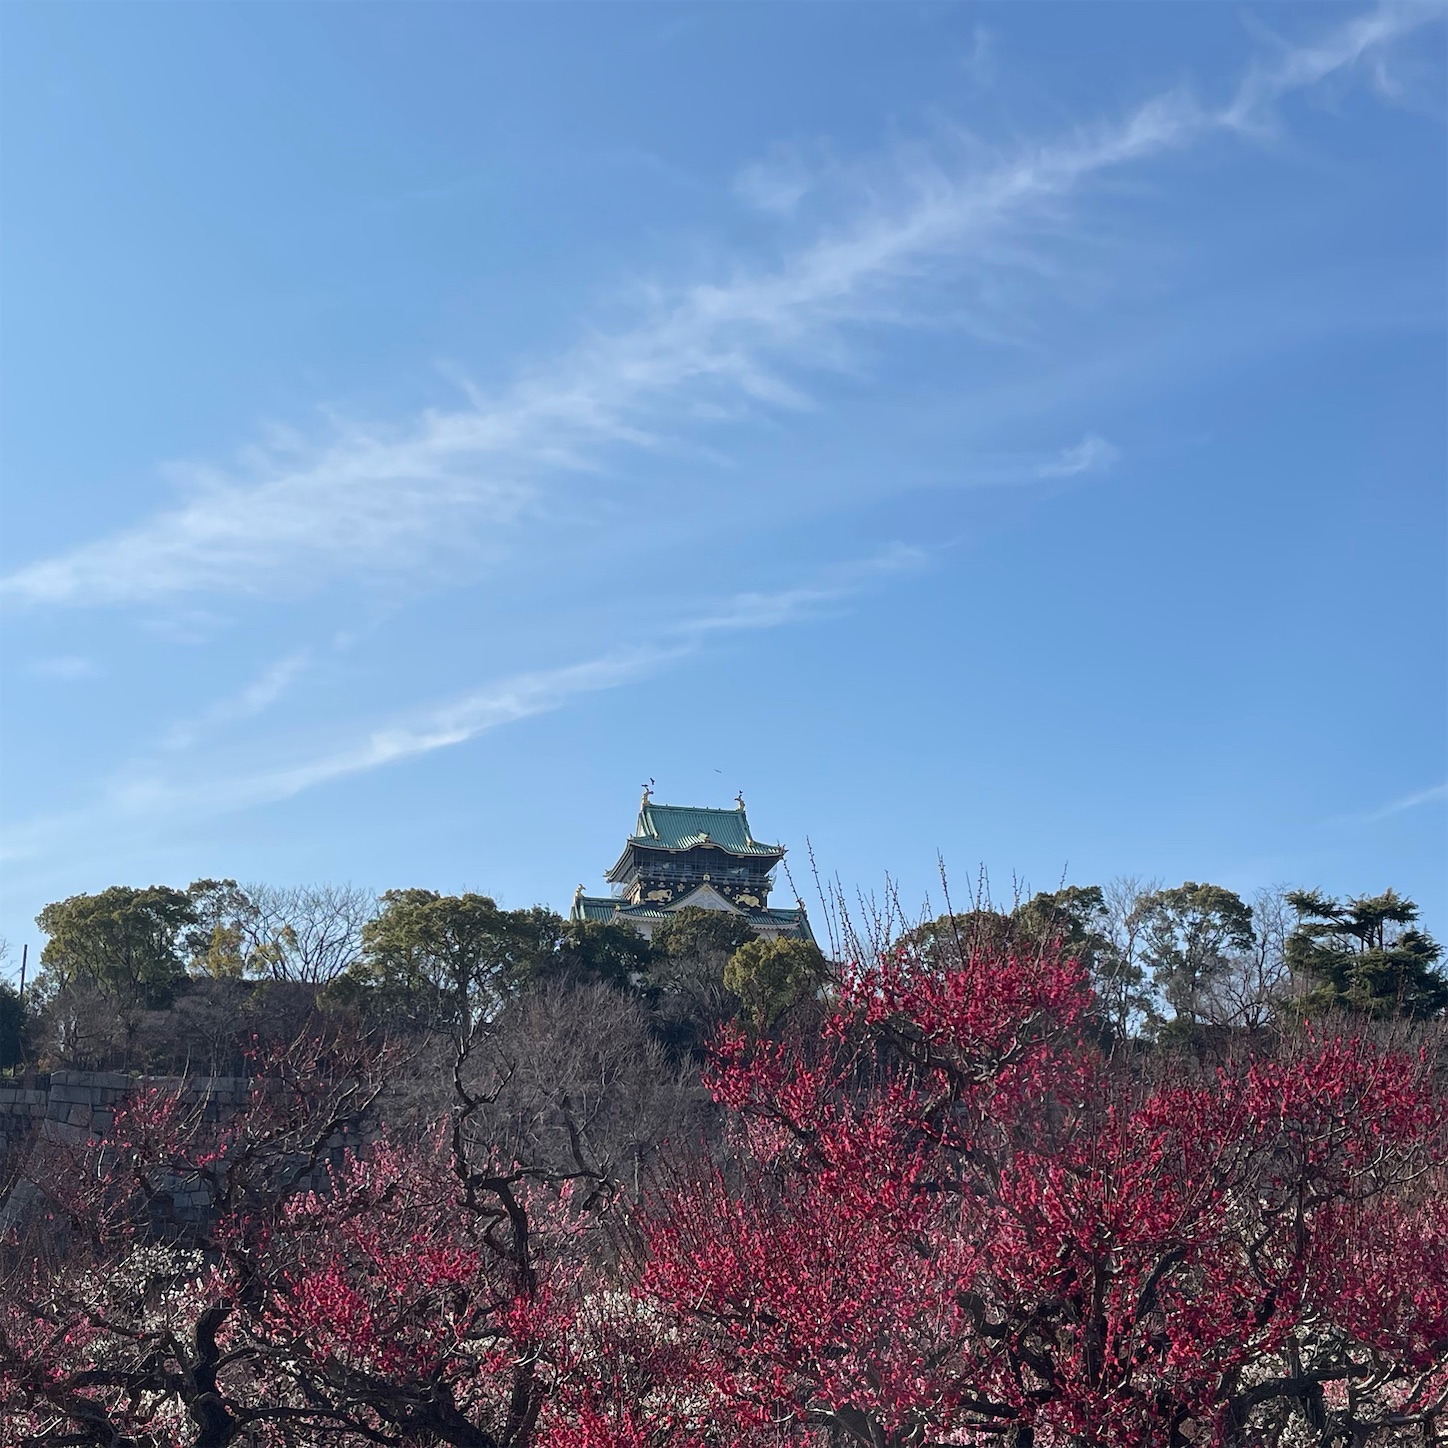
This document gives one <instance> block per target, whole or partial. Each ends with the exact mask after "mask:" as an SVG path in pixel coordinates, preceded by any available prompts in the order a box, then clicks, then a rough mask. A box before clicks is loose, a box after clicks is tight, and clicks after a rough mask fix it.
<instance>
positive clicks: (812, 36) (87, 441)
mask: <svg viewBox="0 0 1448 1448" xmlns="http://www.w3.org/2000/svg"><path fill="white" fill-rule="evenodd" d="M1442 16H1443V11H1442V10H1441V9H1440V8H1437V7H1424V6H1416V7H1389V8H1379V9H1370V8H1362V9H1359V8H1355V7H1353V6H1347V5H1331V6H1300V7H1299V6H1290V5H1272V6H1262V7H1235V6H1228V5H1219V4H1212V5H1205V4H1204V5H1185V4H1183V5H1169V6H1168V5H1159V6H1144V5H1093V4H1072V5H1064V6H1060V7H1052V6H1049V5H1044V4H1041V5H1030V6H999V7H997V6H988V5H987V6H952V5H940V4H922V5H912V4H905V3H895V4H889V5H880V6H869V5H810V6H806V5H799V6H792V5H769V6H764V5H754V6H745V5H706V6H700V7H691V6H684V5H679V6H662V5H644V6H637V7H632V6H622V5H620V6H612V5H601V4H592V5H585V6H579V7H568V6H563V5H550V6H512V7H508V6H496V5H487V6H484V5H448V6H444V5H431V6H424V5H400V4H397V5H378V6H369V5H348V6H335V5H304V4H292V5H286V6H262V5H238V6H227V5H208V6H190V7H180V6H160V5H148V6H133V5H113V6H104V7H102V6H95V5H69V4H44V5H41V4H24V3H12V4H10V5H7V6H6V7H5V12H4V16H3V25H4V47H3V64H4V75H3V81H4V116H3V123H4V124H3V156H0V159H3V173H0V174H3V189H4V208H3V238H0V240H3V253H0V255H3V263H4V265H3V328H4V335H3V354H0V365H3V377H0V381H3V391H0V406H3V417H0V424H3V434H0V436H3V458H0V461H3V473H4V515H3V521H4V533H3V545H0V546H3V553H0V562H3V575H4V582H3V606H4V610H5V623H4V627H5V641H6V647H5V651H4V666H3V667H4V695H3V700H4V756H5V762H4V777H3V784H4V811H5V821H6V828H5V837H6V843H5V863H4V883H3V897H0V931H3V933H4V935H6V936H7V937H8V938H9V939H10V940H11V941H12V942H13V943H14V944H16V945H18V944H19V943H20V942H22V941H25V940H30V941H32V942H37V941H38V936H37V934H36V931H35V929H34V927H33V925H32V924H31V918H32V917H33V915H34V914H35V911H36V910H37V909H38V908H39V907H40V906H41V905H42V904H43V903H44V902H46V901H48V900H52V899H56V898H59V897H62V896H65V895H69V894H72V893H75V892H78V891H89V890H95V889H99V888H101V887H103V886H105V885H108V884H112V883H117V882H126V883H135V884H145V883H151V882H153V881H166V882H171V883H176V884H184V883H186V882H187V881H188V880H190V879H191V878H193V877H195V876H200V875H229V876H234V877H237V878H239V879H242V880H244V881H245V880H267V881H271V882H275V883H288V882H294V881H306V880H320V879H331V880H352V881H354V882H357V883H360V884H366V885H370V886H373V887H376V888H379V889H380V888H386V887H389V886H404V885H428V886H433V887H436V888H439V889H443V890H457V889H462V888H473V889H481V890H485V891H488V892H490V893H492V894H494V895H496V896H497V897H498V898H499V899H500V900H501V901H502V902H504V903H505V904H508V905H521V904H528V903H531V902H533V901H535V900H542V901H547V902H550V903H553V904H555V905H557V906H560V907H561V906H566V904H567V901H568V899H569V896H570V895H571V893H572V890H573V887H574V886H575V884H577V883H578V882H580V881H582V882H585V883H586V884H587V885H588V886H589V888H590V889H593V888H597V887H598V886H599V885H600V883H601V882H600V878H599V877H600V875H601V872H602V871H603V870H604V869H605V868H606V867H607V866H608V865H609V864H610V863H611V862H612V859H613V858H614V855H615V854H616V852H617V848H618V845H619V843H620V840H621V838H622V836H623V834H624V833H626V832H627V830H628V829H629V827H630V826H631V824H632V821H633V813H634V809H635V806H636V803H637V799H638V794H639V786H640V784H641V783H642V782H643V781H644V780H646V779H648V778H650V777H652V778H654V779H656V780H657V782H658V783H657V790H658V796H659V798H661V799H664V800H666V801H671V802H676V803H694V804H728V803H729V802H730V800H731V799H732V797H733V795H734V794H735V792H736V790H740V789H742V790H743V791H744V793H745V796H746V798H747V800H748V802H749V807H750V813H751V820H752V822H753V824H754V826H755V828H756V830H757V832H758V833H760V834H761V835H765V836H769V837H774V838H781V839H783V840H784V841H785V842H786V843H787V844H789V845H790V846H791V847H792V849H793V853H792V856H791V859H792V861H793V862H794V863H795V866H796V873H797V878H799V880H800V883H801V885H802V886H803V887H805V890H806V894H807V895H808V894H809V893H810V887H808V885H807V883H806V879H805V876H806V874H807V866H806V861H805V844H806V841H809V842H810V843H811V844H812V846H813V849H814V852H815V854H816V856H817V858H818V861H819V863H820V865H821V867H822V868H823V869H824V870H825V871H826V872H827V873H829V874H838V875H839V877H840V878H841V880H842V881H844V882H845V883H846V885H847V887H848V888H850V889H854V888H855V887H857V886H858V887H860V888H862V889H865V890H869V889H874V888H878V886H879V885H880V883H881V881H882V880H883V879H884V877H885V875H886V873H887V872H888V873H889V874H891V875H892V876H894V877H895V878H896V879H897V880H898V882H899V884H900V887H901V890H902V894H903V896H904V897H905V898H906V900H907V901H916V900H920V899H922V898H923V897H924V896H925V895H926V894H927V892H930V891H932V890H933V891H935V892H936V894H937V896H938V886H937V882H936V876H935V871H936V857H937V852H939V853H940V854H941V855H943V857H944V859H945V860H946V862H947V864H948V866H949V867H950V869H951V870H952V871H953V872H954V874H955V875H956V876H957V877H967V876H970V875H972V874H973V873H974V872H975V870H976V869H977V867H978V866H979V865H982V864H983V865H985V866H986V867H987V868H988V870H989V871H990V874H991V878H992V881H993V882H994V885H995V888H996V891H997V893H998V894H1006V895H1008V894H1009V893H1010V890H1011V888H1012V884H1011V882H1012V879H1013V878H1014V879H1015V880H1017V881H1019V882H1023V883H1024V884H1025V885H1027V886H1028V887H1031V888H1053V887H1054V886H1055V885H1056V884H1057V883H1058V881H1060V880H1061V879H1063V878H1064V879H1069V880H1074V881H1077V882H1080V883H1087V882H1091V881H1099V880H1104V879H1107V878H1109V877H1111V876H1115V875H1118V874H1135V875H1141V876H1148V877H1159V878H1161V879H1163V880H1164V881H1167V882H1169V883H1175V882H1178V881H1180V880H1182V879H1184V878H1192V879H1210V880H1214V881H1217V882H1220V883H1223V884H1227V885H1230V886H1233V887H1235V888H1238V889H1241V890H1243V891H1247V890H1250V889H1252V888H1253V887H1255V886H1258V885H1265V884H1271V883H1282V882H1286V883H1294V884H1303V885H1317V886H1321V887H1323V888H1325V889H1327V890H1329V891H1334V892H1357V891H1364V890H1371V891H1376V890H1379V889H1382V888H1383V887H1385V886H1387V885H1389V884H1391V885H1394V886H1396V887H1397V888H1398V889H1399V890H1402V891H1406V892H1408V893H1410V894H1412V895H1413V896H1414V897H1415V898H1417V899H1418V900H1419V902H1420V903H1421V904H1422V906H1423V907H1424V910H1425V913H1426V917H1427V920H1428V923H1429V924H1430V926H1431V927H1433V928H1434V929H1436V930H1438V931H1440V932H1448V823H1445V821H1448V813H1445V806H1448V785H1445V781H1448V747H1445V733H1448V731H1445V720H1448V670H1445V661H1448V637H1445V634H1448V610H1445V606H1444V604H1445V589H1444V562H1445V540H1448V507H1445V494H1448V490H1445V460H1448V434H1445V408H1444V399H1445V383H1448V377H1445V370H1448V369H1445V355H1448V354H1445V346H1444V342H1445V336H1444V332H1445V325H1444V324H1445V295H1444V293H1445V268H1444V257H1445V241H1448V237H1445V200H1448V184H1445V176H1448V168H1445V161H1448V156H1445V149H1448V148H1445V126H1444V120H1445V86H1444V80H1445V46H1444V39H1445V37H1444V26H1443V23H1442ZM783 893H785V894H787V893H788V891H787V889H786V890H785V891H784V892H783Z"/></svg>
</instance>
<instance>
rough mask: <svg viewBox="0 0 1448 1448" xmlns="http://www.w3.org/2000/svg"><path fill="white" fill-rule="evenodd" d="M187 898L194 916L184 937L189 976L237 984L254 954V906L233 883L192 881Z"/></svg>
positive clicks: (224, 881) (226, 881) (246, 895)
mask: <svg viewBox="0 0 1448 1448" xmlns="http://www.w3.org/2000/svg"><path fill="white" fill-rule="evenodd" d="M186 898H187V899H188V900H189V901H190V902H191V908H192V910H193V911H194V912H195V914H196V922H195V924H194V925H192V926H191V927H190V928H189V929H188V930H187V931H186V932H185V934H184V936H183V942H184V944H185V947H186V951H187V954H188V955H189V957H190V962H191V970H192V972H193V973H194V974H196V975H199V976H210V977H211V978H212V979H213V980H240V979H241V977H242V976H243V975H244V974H245V973H246V968H247V965H248V963H249V957H250V956H251V954H252V953H253V951H254V943H253V941H254V935H255V922H256V913H257V912H256V905H255V902H253V900H252V899H251V897H250V896H249V895H248V894H247V893H246V891H245V890H243V889H242V888H241V887H240V886H239V885H238V884H237V883H236V881H235V880H193V881H192V882H191V883H190V884H189V885H188V886H187V887H186Z"/></svg>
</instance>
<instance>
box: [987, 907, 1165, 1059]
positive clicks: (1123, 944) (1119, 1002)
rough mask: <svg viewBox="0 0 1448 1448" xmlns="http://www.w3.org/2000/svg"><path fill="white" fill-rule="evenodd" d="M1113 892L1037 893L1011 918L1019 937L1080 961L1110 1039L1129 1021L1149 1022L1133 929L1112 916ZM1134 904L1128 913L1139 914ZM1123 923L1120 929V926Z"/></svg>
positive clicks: (1121, 1035) (1121, 1034)
mask: <svg viewBox="0 0 1448 1448" xmlns="http://www.w3.org/2000/svg"><path fill="white" fill-rule="evenodd" d="M1118 893H1119V892H1118V891H1116V890H1115V889H1113V900H1111V901H1108V899H1107V896H1106V892H1105V890H1103V889H1102V887H1101V886H1100V885H1068V886H1066V887H1065V888H1064V889H1062V890H1053V891H1049V892H1047V891H1042V892H1041V893H1040V894H1037V895H1033V896H1032V897H1031V898H1030V899H1029V900H1028V901H1026V903H1025V904H1023V905H1020V906H1017V908H1016V910H1015V912H1014V916H1013V920H1014V923H1015V929H1016V932H1017V935H1018V937H1023V938H1024V939H1026V940H1029V941H1032V942H1035V943H1038V944H1041V945H1059V947H1060V948H1061V949H1062V950H1063V951H1064V952H1065V953H1066V954H1067V955H1069V956H1071V957H1073V958H1074V959H1076V960H1078V961H1080V962H1081V964H1082V965H1083V966H1084V967H1085V968H1086V970H1087V972H1088V973H1089V975H1090V977H1091V987H1092V989H1093V990H1094V991H1095V992H1096V999H1097V1002H1098V1004H1099V1008H1100V1012H1101V1015H1102V1017H1103V1018H1104V1021H1105V1023H1106V1025H1107V1027H1108V1030H1109V1032H1110V1034H1111V1036H1112V1037H1113V1038H1114V1039H1116V1040H1124V1039H1126V1036H1127V1034H1128V1029H1129V1025H1130V1023H1131V1022H1132V1021H1133V1020H1138V1019H1141V1018H1143V1017H1147V1018H1149V1017H1150V1015H1151V1013H1152V1005H1151V997H1150V995H1149V994H1148V992H1147V990H1146V989H1145V987H1146V971H1145V970H1144V969H1143V968H1142V966H1141V965H1140V963H1139V962H1138V961H1137V959H1136V952H1135V950H1134V949H1133V948H1132V945H1133V942H1134V939H1135V934H1136V932H1135V930H1134V929H1133V928H1132V926H1131V924H1130V923H1129V922H1123V921H1121V920H1118V919H1116V918H1115V912H1113V908H1112V906H1113V903H1115V896H1116V895H1117V894H1118ZM1139 908H1140V907H1139V905H1138V904H1137V902H1136V901H1135V900H1133V901H1131V903H1130V905H1129V906H1128V909H1137V910H1139ZM1123 924H1124V925H1126V928H1125V929H1122V928H1121V927H1122V925H1123Z"/></svg>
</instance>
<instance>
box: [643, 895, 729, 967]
mask: <svg viewBox="0 0 1448 1448" xmlns="http://www.w3.org/2000/svg"><path fill="white" fill-rule="evenodd" d="M753 939H754V927H753V926H752V925H750V923H749V921H748V920H747V919H746V918H745V917H744V916H743V915H736V914H735V913H734V912H733V911H730V910H701V909H699V908H698V907H697V906H694V905H690V906H686V907H685V908H684V909H683V910H676V911H674V912H673V913H672V914H671V915H670V916H669V917H668V919H667V920H664V921H661V922H660V923H659V925H658V926H657V927H656V928H655V930H654V933H653V937H652V939H651V941H650V944H652V946H653V948H654V953H655V955H658V956H663V957H668V958H671V959H674V960H698V959H703V958H708V957H721V958H722V959H721V963H722V960H727V959H728V957H729V956H731V955H733V954H734V952H735V951H736V950H738V949H739V947H740V946H741V945H744V944H746V943H747V942H748V941H751V940H753Z"/></svg>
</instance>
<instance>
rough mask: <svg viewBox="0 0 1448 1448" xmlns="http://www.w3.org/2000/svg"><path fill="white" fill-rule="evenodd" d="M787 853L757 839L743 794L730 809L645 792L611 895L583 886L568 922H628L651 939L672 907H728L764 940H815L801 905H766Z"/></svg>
mask: <svg viewBox="0 0 1448 1448" xmlns="http://www.w3.org/2000/svg"><path fill="white" fill-rule="evenodd" d="M784 855H785V850H784V846H783V845H766V844H763V843H761V842H760V841H759V840H756V839H755V838H754V836H753V834H752V833H751V832H750V829H749V816H748V815H747V814H745V812H744V800H743V798H742V797H741V798H740V800H739V803H738V805H737V807H736V808H734V809H695V808H693V807H690V806H684V805H673V804H655V803H654V802H653V798H652V795H651V793H650V791H649V790H645V791H644V797H643V803H642V804H641V805H640V806H639V817H638V822H637V824H635V826H634V832H633V834H631V835H630V836H629V837H628V840H627V841H626V842H625V844H624V847H623V854H621V855H620V856H619V857H618V863H617V864H615V865H614V867H613V868H612V869H611V870H610V871H609V872H608V874H607V876H606V877H605V878H606V879H607V880H608V881H609V883H610V884H611V885H612V886H613V887H614V893H613V894H612V895H603V896H599V895H585V894H584V893H583V886H582V885H580V886H579V887H578V891H577V893H576V894H575V895H574V897H573V910H572V913H571V918H572V919H574V920H602V921H607V922H609V923H610V924H616V925H628V926H630V927H632V928H633V929H634V930H636V931H638V933H639V934H640V935H644V936H648V935H650V934H652V933H653V929H654V926H655V925H657V924H658V923H659V922H660V921H661V920H667V919H668V917H669V916H670V915H671V914H672V913H673V912H674V911H676V910H683V909H685V908H686V907H692V908H694V909H701V910H727V911H730V912H731V913H733V914H735V915H743V916H745V917H747V918H748V921H749V924H750V925H751V926H752V927H753V929H754V930H755V931H756V933H757V934H759V935H761V936H764V937H766V938H769V939H772V938H774V937H776V936H780V935H786V936H792V937H794V938H795V939H798V940H813V939H814V935H813V934H812V932H811V931H810V928H809V920H808V919H807V918H806V916H805V911H804V906H803V905H802V904H800V903H798V902H796V904H795V906H794V908H793V909H783V910H781V909H775V908H771V906H770V904H769V892H770V889H771V888H772V887H773V885H774V873H773V872H774V868H775V866H776V865H778V864H779V862H780V861H781V860H782V859H783V858H784Z"/></svg>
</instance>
